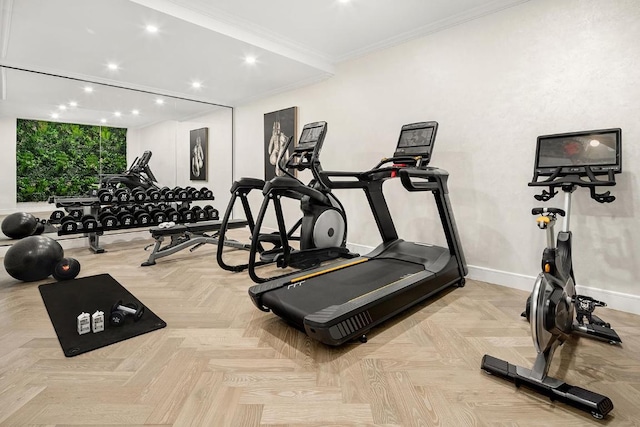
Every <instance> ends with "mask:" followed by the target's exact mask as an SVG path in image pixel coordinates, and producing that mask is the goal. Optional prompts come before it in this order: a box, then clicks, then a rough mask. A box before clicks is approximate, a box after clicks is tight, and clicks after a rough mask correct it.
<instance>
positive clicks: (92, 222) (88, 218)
mask: <svg viewBox="0 0 640 427" xmlns="http://www.w3.org/2000/svg"><path fill="white" fill-rule="evenodd" d="M80 222H81V223H82V231H87V232H90V231H96V229H97V228H98V221H97V220H96V218H95V217H94V216H93V215H84V216H83V217H82V218H80Z"/></svg>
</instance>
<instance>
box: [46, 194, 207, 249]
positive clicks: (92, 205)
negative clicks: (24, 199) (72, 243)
mask: <svg viewBox="0 0 640 427" xmlns="http://www.w3.org/2000/svg"><path fill="white" fill-rule="evenodd" d="M214 199H215V197H213V195H211V197H206V196H202V195H200V197H198V198H186V199H185V198H184V197H183V198H182V200H175V199H174V200H164V197H161V198H160V199H157V200H144V201H141V200H140V201H135V200H127V201H125V200H120V199H119V198H114V199H113V200H111V201H110V202H104V200H103V199H102V198H101V197H99V196H98V195H96V196H86V197H82V196H81V197H58V196H53V197H50V198H49V203H53V204H55V206H56V207H57V208H69V209H71V208H82V209H83V211H84V212H83V213H84V215H91V216H93V217H94V218H95V219H96V220H97V225H96V226H95V228H94V229H92V230H90V231H87V230H85V229H84V226H83V223H82V222H79V221H76V225H77V228H76V230H73V231H67V230H64V229H58V236H66V235H72V234H84V235H85V237H87V238H88V239H89V248H90V249H91V250H92V251H93V252H94V253H103V252H104V251H105V250H104V248H102V247H101V246H100V236H102V235H104V232H105V231H111V230H123V229H132V228H141V227H146V226H149V225H154V222H149V223H148V224H144V225H141V224H137V223H135V222H132V223H131V224H130V225H122V224H120V225H118V226H113V227H104V226H103V224H102V223H101V222H100V221H99V220H98V218H99V217H100V210H101V208H103V207H105V206H109V207H113V206H136V205H137V206H146V205H160V204H165V205H170V206H175V208H174V209H176V211H179V210H181V209H182V208H186V209H189V206H190V204H191V203H192V202H197V201H212V200H214ZM216 212H217V211H216ZM195 220H197V219H195Z"/></svg>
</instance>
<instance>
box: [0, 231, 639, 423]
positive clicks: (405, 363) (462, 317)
mask: <svg viewBox="0 0 640 427" xmlns="http://www.w3.org/2000/svg"><path fill="white" fill-rule="evenodd" d="M239 234H241V233H239ZM148 243H151V241H150V240H149V241H146V240H136V241H133V242H122V243H113V244H109V245H106V249H107V251H108V252H106V253H104V254H100V255H95V254H92V253H91V252H89V250H88V249H73V250H67V251H66V255H67V256H74V257H76V258H78V259H79V260H80V262H81V263H82V272H81V277H85V276H90V275H94V274H101V273H109V274H111V275H112V276H113V277H114V278H115V279H116V280H118V281H119V282H120V283H121V284H122V285H123V286H125V287H126V288H127V289H128V290H130V291H131V292H132V293H133V294H134V295H136V297H138V298H139V299H140V300H141V301H143V302H144V303H145V304H146V305H147V306H149V307H150V308H151V309H152V310H153V311H154V312H156V313H157V314H158V315H159V316H160V317H162V318H163V319H164V320H165V321H166V322H167V323H168V326H167V328H165V329H161V330H159V331H155V332H152V333H149V334H146V335H142V336H139V337H136V338H132V339H129V340H127V341H124V342H121V343H117V344H114V345H111V346H108V347H105V348H102V349H99V350H95V351H92V352H89V353H85V354H82V355H79V356H76V357H73V358H65V357H64V355H63V353H62V350H61V348H60V346H59V344H58V341H57V338H56V335H55V332H54V330H53V327H52V326H51V323H50V320H49V318H48V316H47V313H46V310H45V308H44V305H43V303H42V300H41V298H40V294H39V292H38V289H37V286H38V285H39V284H41V283H44V282H46V281H43V282H34V283H19V282H16V281H15V280H13V279H12V278H11V277H9V276H8V275H7V274H6V273H5V272H4V270H3V271H2V272H1V273H0V325H1V326H0V424H1V425H3V426H5V425H6V426H22V425H129V426H132V425H176V426H181V425H196V426H259V425H264V426H272V427H276V426H301V425H304V426H327V425H341V426H372V425H378V426H455V427H458V426H488V425H499V426H563V427H566V426H585V425H612V426H618V425H640V331H639V329H638V323H639V320H640V318H639V317H638V316H634V315H630V314H626V313H621V312H616V311H614V310H609V309H598V311H599V312H600V313H599V314H600V315H601V317H603V318H604V319H605V320H607V321H610V322H611V323H612V325H613V326H614V327H615V329H616V330H617V332H618V333H619V335H620V336H621V337H622V339H623V341H624V344H623V346H622V347H617V346H610V345H608V344H605V343H601V342H595V341H592V340H588V339H584V338H580V339H579V338H575V339H573V340H572V341H570V342H568V343H566V344H565V345H564V346H563V347H562V348H561V349H559V351H558V352H557V353H556V357H555V359H554V364H553V366H552V368H551V372H550V373H551V375H553V376H556V377H560V378H563V379H565V380H567V381H568V382H569V383H572V384H574V385H579V386H582V387H584V388H588V389H591V390H593V391H596V392H599V393H601V394H604V395H607V396H609V397H610V398H611V399H612V400H613V402H614V405H615V409H614V411H613V412H612V413H611V414H610V416H609V417H608V418H607V419H606V420H603V421H596V420H594V419H593V418H591V416H590V415H588V414H586V413H582V412H580V411H577V410H574V409H572V408H570V407H568V406H566V405H563V404H554V403H552V402H550V401H548V400H547V399H545V398H542V397H540V396H538V395H536V394H533V393H531V392H529V391H527V390H526V389H520V390H517V389H515V387H514V386H513V385H512V384H510V383H506V382H503V381H502V380H500V379H497V378H494V377H491V376H489V375H487V374H484V373H483V372H481V370H480V360H481V358H482V355H483V354H485V353H490V354H492V355H494V356H496V357H500V358H503V359H505V360H508V361H510V362H511V363H516V364H519V365H523V366H527V367H530V365H531V364H532V362H533V358H534V349H533V345H532V342H531V338H530V334H529V329H528V324H527V323H526V322H525V321H524V320H522V319H521V318H520V317H519V314H520V312H521V311H522V308H523V302H524V300H525V298H526V293H525V292H521V291H517V290H512V289H509V288H505V287H500V286H496V285H491V284H487V283H482V282H477V281H473V280H469V281H467V286H466V287H464V288H461V289H453V290H451V291H449V292H446V293H444V294H442V295H440V296H439V297H437V298H433V299H430V300H428V301H426V302H425V303H422V304H420V305H419V306H417V307H415V308H414V309H411V310H409V311H408V312H406V313H404V314H402V315H400V316H398V317H396V318H395V319H393V320H391V321H389V322H387V323H386V324H384V325H383V326H382V327H379V328H377V329H376V330H374V331H373V332H372V333H370V334H369V341H368V343H366V344H362V343H352V344H347V345H345V346H343V347H340V348H330V347H327V346H324V345H322V344H319V343H317V342H314V341H311V340H309V339H308V338H307V337H306V336H305V335H304V334H302V333H301V332H298V331H297V330H294V329H292V328H291V327H289V326H287V325H286V324H284V323H283V322H282V321H281V320H279V318H277V317H276V316H274V315H272V314H271V313H264V312H261V311H259V310H257V309H256V308H255V307H254V306H253V305H252V303H251V301H250V298H249V297H248V295H247V288H248V287H249V286H250V284H251V283H250V280H248V278H247V276H246V273H228V272H225V271H222V270H221V269H219V268H218V266H217V264H216V261H215V249H216V248H215V246H213V245H206V246H205V247H201V248H199V249H198V250H196V251H195V252H193V253H190V252H189V251H186V250H185V251H182V252H180V253H178V254H175V255H172V256H169V257H166V258H162V259H159V260H158V263H157V265H155V266H152V267H140V263H141V262H142V261H144V260H146V258H147V256H148V254H147V253H145V252H144V251H143V250H142V248H143V247H144V246H145V245H146V244H148ZM227 252H228V254H227V255H228V256H229V257H231V258H230V259H235V260H240V259H243V258H244V257H246V256H247V252H245V251H238V250H233V249H228V250H227ZM70 315H73V316H75V314H70Z"/></svg>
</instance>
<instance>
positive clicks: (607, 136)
mask: <svg viewBox="0 0 640 427" xmlns="http://www.w3.org/2000/svg"><path fill="white" fill-rule="evenodd" d="M617 157H618V156H617V134H616V133H615V132H610V133H596V134H586V135H580V136H558V137H550V138H544V137H541V138H540V139H539V140H538V158H537V161H536V167H538V168H556V167H564V166H566V167H570V166H576V165H579V166H603V165H616V164H617Z"/></svg>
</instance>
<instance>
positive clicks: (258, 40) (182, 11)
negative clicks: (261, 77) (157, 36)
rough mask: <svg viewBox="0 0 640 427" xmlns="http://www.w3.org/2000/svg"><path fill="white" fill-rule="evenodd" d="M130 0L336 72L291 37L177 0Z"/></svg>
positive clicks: (312, 65) (326, 62)
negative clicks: (251, 27) (246, 25)
mask: <svg viewBox="0 0 640 427" xmlns="http://www.w3.org/2000/svg"><path fill="white" fill-rule="evenodd" d="M130 1H131V2H133V3H137V4H139V5H142V6H144V7H147V8H149V9H153V10H156V11H158V12H161V13H164V14H166V15H169V16H173V17H175V18H178V19H181V20H183V21H186V22H189V23H191V24H194V25H198V26H199V27H202V28H206V29H208V30H210V31H214V32H216V33H219V34H222V35H225V36H227V37H230V38H233V39H236V40H239V41H241V42H244V43H248V44H250V45H253V46H256V47H259V48H261V49H264V50H267V51H269V52H272V53H275V54H277V55H280V56H284V57H286V58H289V59H291V60H293V61H297V62H300V63H302V64H305V65H308V66H310V67H313V68H316V69H318V70H321V71H323V72H325V73H329V74H335V67H334V65H333V64H332V63H331V62H330V61H329V60H327V59H326V58H323V57H322V56H321V55H318V54H313V53H311V52H310V51H309V50H308V49H304V48H303V47H302V46H296V47H294V46H293V44H294V43H292V42H290V41H287V40H283V39H280V40H277V36H275V35H271V34H270V35H266V34H264V32H261V34H258V33H257V32H256V31H251V30H249V29H247V28H243V27H244V26H242V25H238V24H232V23H230V22H225V21H224V20H222V19H219V17H213V16H210V15H208V14H206V13H205V12H203V11H196V10H194V9H191V8H188V7H185V6H182V5H179V4H176V3H175V2H172V1H171V0H130ZM221 16H222V14H221Z"/></svg>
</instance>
